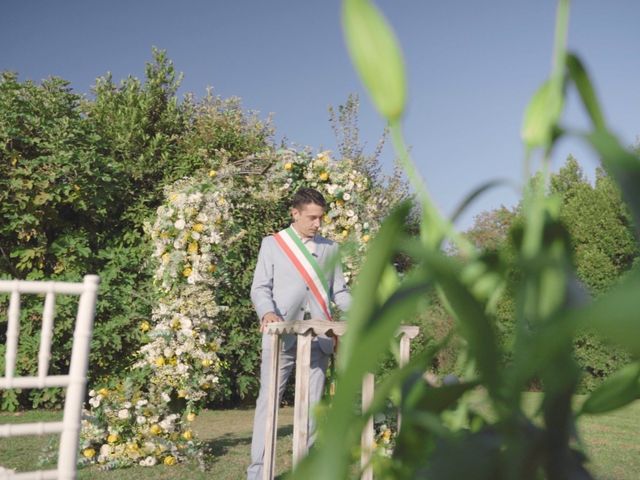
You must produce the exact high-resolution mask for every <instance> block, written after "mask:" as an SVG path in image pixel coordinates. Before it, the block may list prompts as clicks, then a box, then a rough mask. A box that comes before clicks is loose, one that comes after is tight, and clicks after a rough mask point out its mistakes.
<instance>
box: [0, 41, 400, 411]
mask: <svg viewBox="0 0 640 480" xmlns="http://www.w3.org/2000/svg"><path fill="white" fill-rule="evenodd" d="M179 84H180V75H178V74H176V72H175V69H174V67H173V64H172V62H171V61H170V60H169V59H168V58H167V56H166V54H165V53H164V52H162V51H159V50H154V52H153V60H152V61H151V62H150V63H148V64H147V65H146V70H145V78H144V80H142V81H141V80H139V79H137V78H134V77H128V78H127V79H125V80H123V81H122V82H120V83H119V84H116V83H115V82H114V80H113V79H112V78H111V77H110V76H106V77H102V78H99V79H98V80H97V81H96V84H95V85H94V87H93V91H92V95H91V97H90V98H87V97H84V96H80V95H77V94H75V93H74V92H73V90H72V88H71V86H70V85H69V84H68V83H67V82H65V81H64V80H62V79H58V78H51V79H48V80H45V81H43V82H42V83H41V84H35V83H33V82H31V81H25V82H20V81H19V79H18V77H17V75H16V74H14V73H10V72H4V73H2V76H1V77H0V218H3V222H1V223H0V277H2V278H21V279H34V280H35V279H45V278H46V279H58V280H74V281H77V280H79V279H80V278H81V277H82V275H84V274H86V273H97V274H98V275H100V277H101V287H100V295H99V298H98V305H97V316H96V324H95V330H94V337H93V340H92V342H93V343H92V348H91V352H92V353H91V359H90V363H89V365H90V371H89V376H90V384H91V385H95V384H100V385H115V384H117V383H118V379H119V378H121V377H123V376H126V375H130V374H131V373H130V372H129V371H128V369H127V367H128V366H129V365H131V364H132V363H133V361H134V358H133V356H134V355H135V353H136V352H137V351H138V350H139V348H140V345H141V344H142V343H143V342H144V341H145V336H144V334H143V332H141V330H140V325H141V323H142V322H143V321H144V320H148V319H149V318H150V316H151V309H152V305H153V304H154V302H155V300H156V298H154V295H155V293H154V292H155V291H156V289H155V288H154V286H153V284H152V275H153V271H154V268H155V266H154V265H153V264H152V262H151V260H150V259H151V257H152V255H151V254H152V251H151V241H150V238H149V236H148V235H147V234H146V233H145V223H153V220H154V218H155V213H156V208H157V207H158V206H159V205H160V204H161V203H162V202H163V201H164V198H163V188H164V187H165V186H167V185H170V184H172V183H174V182H175V181H176V180H178V179H180V178H183V177H186V176H188V177H198V176H208V175H213V176H215V175H216V171H217V170H218V169H220V168H221V167H223V166H224V165H228V164H233V165H235V166H236V167H238V169H239V171H240V174H239V175H238V178H237V179H234V181H235V182H236V184H237V189H238V190H239V191H245V189H246V188H248V187H249V185H248V184H249V183H251V182H252V181H253V180H252V178H256V175H257V176H259V175H261V174H264V173H266V172H267V170H269V169H271V168H281V165H280V164H279V163H278V161H277V160H276V152H277V150H278V146H277V145H275V143H274V139H273V136H274V128H273V126H272V125H271V122H270V119H268V118H267V119H261V118H260V117H259V116H258V115H257V114H256V113H254V112H251V111H245V110H244V109H243V108H242V105H241V101H240V99H238V98H229V99H223V98H220V97H217V96H214V95H212V94H211V92H210V91H208V92H207V94H206V95H205V96H204V98H202V99H200V100H196V99H195V98H194V96H193V95H191V94H188V95H186V96H185V97H184V98H182V99H178V96H177V90H178V87H179ZM357 110H358V100H357V98H355V97H350V98H348V99H347V101H346V103H345V104H344V105H341V106H339V107H337V108H336V109H331V111H330V122H331V126H332V127H333V129H334V131H335V133H336V137H337V139H338V144H339V146H338V150H339V152H338V153H339V155H340V156H342V157H343V158H349V159H351V160H353V161H354V165H355V166H356V167H357V168H358V169H359V170H361V171H362V172H365V173H366V176H367V177H368V178H369V180H370V185H371V188H370V194H371V195H376V196H378V197H382V198H388V199H389V202H388V203H389V204H390V203H393V202H397V200H398V198H400V197H402V196H404V195H406V193H405V192H404V190H403V183H402V180H401V179H400V177H399V175H398V174H397V172H396V174H395V175H392V176H391V177H389V178H387V176H385V175H383V174H382V173H381V170H380V165H379V163H378V155H379V153H380V148H381V146H382V142H383V141H384V136H383V139H382V140H381V143H380V145H378V147H377V148H376V149H375V151H374V152H373V153H372V154H370V155H368V154H365V153H364V150H363V147H362V145H361V143H360V139H359V137H358V128H357ZM385 213H386V212H385V211H380V212H379V215H380V218H382V217H383V216H384V215H385ZM234 215H235V221H236V222H237V224H238V228H239V229H242V230H244V232H245V235H244V237H243V240H242V241H241V242H238V243H236V244H234V245H233V246H230V248H229V249H228V250H227V252H226V255H225V265H224V268H225V269H227V270H228V271H229V272H227V273H228V278H233V279H234V281H233V282H229V284H228V285H225V286H224V288H222V289H218V290H217V291H216V295H217V298H216V301H217V303H218V304H220V305H227V306H229V309H228V310H226V311H224V312H222V313H221V314H220V317H219V322H220V324H219V327H220V331H221V332H224V335H225V337H224V339H223V342H222V346H221V350H220V352H219V353H220V358H221V359H222V362H223V363H222V365H223V372H222V375H221V388H220V390H219V396H218V398H217V400H216V402H217V404H224V403H227V402H231V403H233V404H237V403H238V401H242V400H244V399H251V398H252V397H253V396H254V395H255V394H256V393H257V388H258V384H257V378H258V376H257V375H256V369H257V368H258V367H259V355H260V348H259V334H258V331H257V328H256V325H257V323H256V319H255V312H254V311H253V307H252V306H251V303H250V299H249V288H250V285H251V280H252V275H253V269H254V262H255V257H256V256H257V252H258V249H259V245H260V240H261V238H262V237H263V236H264V235H266V234H269V233H272V232H274V231H277V230H279V229H281V228H282V227H283V226H285V225H286V224H287V222H288V217H289V215H288V206H287V205H286V203H285V201H280V202H272V201H266V200H265V201H253V202H251V204H250V205H245V206H243V207H242V208H239V209H237V212H235V213H234ZM7 302H8V298H7V297H6V296H3V297H1V298H0V367H2V362H4V354H3V349H4V346H3V344H4V335H5V334H6V333H5V331H6V309H7ZM41 311H42V304H41V302H40V300H38V299H29V300H24V301H23V305H22V319H21V324H22V328H23V333H25V334H24V335H21V337H20V341H21V343H20V345H19V352H18V353H19V359H18V365H17V368H18V370H19V372H20V373H22V374H24V373H27V372H34V371H35V370H36V368H37V360H36V359H37V355H36V354H35V352H37V349H38V344H39V329H40V327H39V325H40V316H41ZM74 311H75V305H74V303H73V302H72V301H69V300H66V301H63V300H59V302H58V305H57V316H56V319H57V320H56V324H55V332H54V346H53V349H52V351H53V352H54V356H53V358H52V361H51V369H50V372H51V373H52V374H55V373H59V372H63V371H65V369H66V368H67V355H68V352H69V351H70V345H71V344H70V341H71V335H72V325H73V316H72V315H73V312H74ZM60 399H61V396H60V391H59V390H58V389H49V390H46V391H44V392H36V391H19V390H13V391H4V392H1V393H0V408H1V409H5V410H13V409H16V408H18V407H20V406H21V407H56V406H59V405H60Z"/></svg>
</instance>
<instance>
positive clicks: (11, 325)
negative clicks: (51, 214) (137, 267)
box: [0, 275, 99, 480]
mask: <svg viewBox="0 0 640 480" xmlns="http://www.w3.org/2000/svg"><path fill="white" fill-rule="evenodd" d="M98 283H99V279H98V277H97V276H96V275H87V276H85V277H84V281H83V282H82V283H69V282H46V281H37V282H35V281H23V280H0V292H4V293H9V294H10V295H11V298H10V301H9V312H8V317H9V318H8V325H7V335H6V337H7V343H6V353H5V371H4V376H3V377H0V389H10V388H48V387H64V388H66V397H65V402H64V414H63V419H62V421H61V422H34V423H23V424H4V425H0V437H15V436H21V435H43V434H48V433H60V434H61V435H60V447H59V450H58V465H57V469H55V470H39V471H33V472H20V473H14V472H12V471H9V470H7V469H3V468H2V467H0V479H2V480H3V479H12V480H13V479H16V480H17V479H42V480H44V479H58V480H62V479H64V480H66V479H75V478H76V465H77V454H78V440H79V435H80V417H81V413H82V404H83V401H84V395H85V388H86V383H87V367H88V362H89V347H90V343H91V333H92V330H93V318H94V315H95V306H96V297H97V292H98ZM21 294H45V301H44V313H43V317H42V331H41V336H40V350H39V354H38V375H37V376H31V377H25V376H22V377H21V376H16V375H15V365H16V353H17V350H18V335H19V333H20V295H21ZM56 294H67V295H80V302H79V304H78V312H77V316H76V325H75V331H74V334H73V347H72V351H71V362H70V365H69V373H68V375H48V371H49V358H50V352H51V340H52V337H53V318H54V310H55V296H56ZM1 463H2V457H1V454H0V464H1Z"/></svg>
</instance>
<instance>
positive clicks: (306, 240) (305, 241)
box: [291, 224, 316, 244]
mask: <svg viewBox="0 0 640 480" xmlns="http://www.w3.org/2000/svg"><path fill="white" fill-rule="evenodd" d="M291 230H293V231H294V232H295V234H296V235H297V236H298V238H299V239H300V240H302V243H305V244H306V243H308V242H311V241H313V242H315V240H316V237H315V235H314V236H313V237H310V238H304V237H303V236H302V235H300V233H298V231H297V230H296V227H294V226H293V224H291Z"/></svg>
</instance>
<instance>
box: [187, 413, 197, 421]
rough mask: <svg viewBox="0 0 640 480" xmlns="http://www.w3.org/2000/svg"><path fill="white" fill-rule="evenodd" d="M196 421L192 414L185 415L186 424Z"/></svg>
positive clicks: (194, 415)
mask: <svg viewBox="0 0 640 480" xmlns="http://www.w3.org/2000/svg"><path fill="white" fill-rule="evenodd" d="M195 419H196V414H195V413H193V412H189V413H187V422H193V421H194V420H195Z"/></svg>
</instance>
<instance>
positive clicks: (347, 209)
mask: <svg viewBox="0 0 640 480" xmlns="http://www.w3.org/2000/svg"><path fill="white" fill-rule="evenodd" d="M282 162H283V168H284V170H285V172H286V175H285V184H284V187H283V190H285V191H286V194H287V195H293V193H294V192H295V191H296V190H297V189H298V188H300V187H303V186H306V187H312V188H315V189H317V190H318V191H319V192H321V193H322V194H323V196H324V197H325V199H326V200H327V203H328V204H329V209H328V211H327V213H326V214H325V216H324V219H323V220H324V221H323V225H322V227H321V229H320V234H321V235H322V236H324V237H327V238H329V239H331V240H334V241H336V242H338V243H345V242H348V241H351V243H352V246H355V248H352V249H350V250H349V249H347V251H345V252H344V253H343V255H342V264H343V269H344V275H345V279H346V280H347V282H351V280H352V279H353V278H354V277H355V275H356V274H357V272H358V269H359V267H360V261H361V259H362V258H363V256H364V255H363V253H364V251H365V249H366V246H367V243H368V242H369V240H370V239H371V236H372V235H373V234H375V232H376V231H377V230H378V227H379V222H378V218H379V217H380V212H383V211H387V210H388V208H389V207H388V205H386V204H385V202H384V201H383V200H382V199H381V198H379V197H376V196H375V195H372V194H371V182H370V180H369V178H368V177H367V176H366V175H365V174H364V173H363V172H360V171H358V170H357V169H355V168H354V163H353V161H351V160H350V159H342V160H340V161H336V160H334V159H333V158H332V157H331V152H329V151H324V152H320V153H318V154H317V155H315V157H314V156H312V155H311V154H309V153H308V152H302V153H299V152H295V151H284V152H282Z"/></svg>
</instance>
